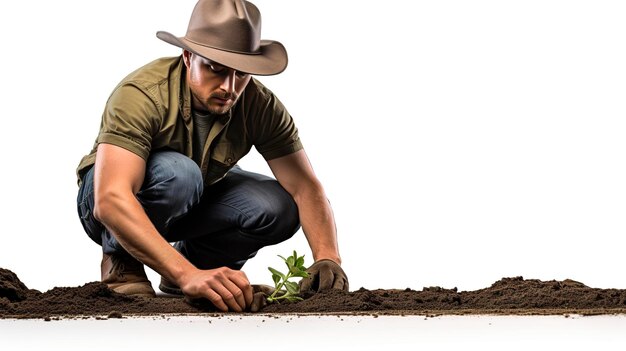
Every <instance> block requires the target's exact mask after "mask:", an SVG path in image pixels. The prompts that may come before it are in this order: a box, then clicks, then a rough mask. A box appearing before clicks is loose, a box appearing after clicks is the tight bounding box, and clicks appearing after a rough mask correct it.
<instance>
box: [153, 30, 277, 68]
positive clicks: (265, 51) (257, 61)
mask: <svg viewBox="0 0 626 351" xmlns="http://www.w3.org/2000/svg"><path fill="white" fill-rule="evenodd" d="M156 36H157V38H159V39H161V40H163V41H164V42H166V43H169V44H172V45H175V46H178V47H179V48H183V49H185V50H188V51H191V52H193V53H195V54H197V55H200V56H202V57H205V58H207V59H209V60H211V61H215V62H217V63H219V64H222V65H224V66H227V67H230V68H232V69H235V70H237V71H241V72H245V73H250V74H254V75H259V76H271V75H274V74H279V73H281V72H282V71H284V70H285V68H287V62H288V58H287V50H286V49H285V47H284V46H283V44H281V43H279V42H277V41H273V40H261V45H260V48H259V53H258V54H242V53H238V52H231V51H225V50H220V49H216V48H212V47H208V46H203V45H198V44H196V43H193V42H191V41H189V40H187V39H185V38H184V37H180V38H179V37H176V36H174V35H173V34H171V33H168V32H164V31H159V32H157V34H156Z"/></svg>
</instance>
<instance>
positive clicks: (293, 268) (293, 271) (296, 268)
mask: <svg viewBox="0 0 626 351" xmlns="http://www.w3.org/2000/svg"><path fill="white" fill-rule="evenodd" d="M289 272H290V273H291V275H292V276H293V275H295V274H297V273H298V272H300V270H299V269H298V267H296V266H291V267H289Z"/></svg>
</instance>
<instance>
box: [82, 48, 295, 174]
mask: <svg viewBox="0 0 626 351" xmlns="http://www.w3.org/2000/svg"><path fill="white" fill-rule="evenodd" d="M213 117H214V124H213V127H212V128H211V130H210V132H209V135H208V137H207V142H206V144H205V146H204V150H203V152H202V156H201V157H200V158H199V159H200V160H201V162H200V169H201V171H202V175H203V177H204V183H205V184H206V185H211V184H213V183H215V182H217V181H218V180H220V179H222V178H223V177H224V175H226V173H227V172H228V171H229V170H230V169H231V168H232V167H233V166H234V165H235V164H236V163H237V161H239V160H240V159H241V158H242V157H243V156H245V155H246V154H247V153H248V152H249V151H250V149H251V148H252V146H254V147H255V148H256V149H257V151H258V152H259V153H260V154H261V155H262V156H263V157H264V158H265V159H266V160H271V159H274V158H278V157H281V156H285V155H288V154H290V153H293V152H296V151H298V150H300V149H302V143H301V142H300V138H299V137H298V130H297V128H296V126H295V124H294V121H293V119H292V117H291V115H290V114H289V113H288V112H287V110H286V109H285V107H284V106H283V104H282V103H281V102H280V101H279V100H278V98H277V97H276V96H275V95H274V94H273V93H272V92H271V91H270V90H269V89H267V88H266V87H264V86H263V85H262V84H261V83H260V82H258V81H257V80H256V79H254V78H253V79H251V80H250V82H249V83H248V85H247V87H246V88H245V89H244V91H243V92H242V94H241V95H240V97H239V99H238V100H237V103H236V104H235V105H234V106H233V108H232V109H231V110H230V111H229V112H228V113H227V114H224V115H216V116H213ZM193 135H194V134H193V122H192V113H191V93H190V90H189V87H188V86H187V84H186V81H185V65H184V63H183V59H182V56H179V57H172V58H162V59H158V60H155V61H153V62H151V63H149V64H147V65H146V66H143V67H141V68H139V69H138V70H136V71H134V72H133V73H131V74H129V75H128V76H127V77H126V78H124V79H123V80H122V82H121V83H120V84H118V86H117V87H115V89H114V90H113V93H111V96H110V97H109V100H108V101H107V103H106V107H105V109H104V113H103V114H102V122H101V124H100V132H99V134H98V137H97V138H96V141H95V143H94V145H93V148H92V150H91V152H90V153H89V154H88V155H86V156H85V157H83V159H82V160H81V161H80V164H79V165H78V169H77V170H76V173H77V176H78V180H79V183H80V181H81V180H82V177H83V175H84V173H85V172H86V171H87V170H88V169H89V167H90V166H91V165H93V164H94V162H95V159H96V149H97V147H98V145H99V144H100V143H106V144H113V145H116V146H119V147H122V148H124V149H126V150H129V151H131V152H133V153H135V154H137V155H139V156H140V157H141V158H143V159H144V160H147V159H148V156H149V155H150V153H151V152H153V151H155V150H160V149H171V150H174V151H177V152H180V153H181V154H184V155H186V156H188V157H190V158H192V159H194V158H195V159H198V158H197V155H194V154H193V152H194V148H193Z"/></svg>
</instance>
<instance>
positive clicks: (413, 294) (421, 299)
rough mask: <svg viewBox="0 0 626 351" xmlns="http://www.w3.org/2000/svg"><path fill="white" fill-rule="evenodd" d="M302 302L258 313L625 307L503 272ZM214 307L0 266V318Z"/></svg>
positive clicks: (613, 292) (608, 293)
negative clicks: (454, 283) (473, 286)
mask: <svg viewBox="0 0 626 351" xmlns="http://www.w3.org/2000/svg"><path fill="white" fill-rule="evenodd" d="M303 297H304V300H303V301H300V302H293V303H287V302H283V303H280V304H271V305H268V306H265V307H264V308H263V309H262V310H261V312H260V313H263V314H332V315H338V314H368V315H374V316H377V315H385V314H389V315H425V316H436V315H447V314H455V315H459V314H506V315H509V314H512V315H520V314H537V315H546V314H548V315H554V314H562V315H569V314H581V315H595V314H624V313H626V290H620V289H596V288H590V287H588V286H586V285H585V284H583V283H580V282H577V281H574V280H570V279H566V280H564V281H556V280H551V281H540V280H536V279H524V278H522V277H514V278H503V279H501V280H498V281H497V282H495V283H493V284H492V285H491V286H490V287H488V288H484V289H480V290H475V291H457V289H456V288H453V289H445V288H441V287H425V288H423V289H422V290H419V291H417V290H412V289H409V288H407V289H391V290H383V289H377V290H367V289H365V288H361V289H359V290H356V291H351V292H344V291H339V290H329V291H323V292H320V293H317V294H308V295H305V296H303ZM166 314H167V315H172V314H174V315H201V314H219V315H221V313H218V312H217V311H216V310H215V309H214V308H212V305H210V304H201V305H196V304H195V305H191V304H188V303H186V302H185V300H184V299H183V298H181V297H167V296H157V297H155V298H145V297H136V296H125V295H121V294H118V293H116V292H114V291H112V290H110V289H109V288H108V287H107V286H106V285H105V284H102V283H100V282H92V283H87V284H85V285H83V286H79V287H56V288H53V289H51V290H49V291H46V292H44V293H42V292H39V291H37V290H32V289H28V288H27V287H26V285H25V284H24V283H22V282H21V281H20V279H19V278H18V277H17V275H15V273H13V272H11V271H10V270H7V269H2V268H0V318H43V319H44V320H48V321H49V320H53V319H59V318H96V319H105V318H124V317H129V316H154V315H166Z"/></svg>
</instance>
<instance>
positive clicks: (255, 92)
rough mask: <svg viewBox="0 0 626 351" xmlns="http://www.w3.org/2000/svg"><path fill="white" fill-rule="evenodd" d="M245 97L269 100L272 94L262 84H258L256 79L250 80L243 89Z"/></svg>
mask: <svg viewBox="0 0 626 351" xmlns="http://www.w3.org/2000/svg"><path fill="white" fill-rule="evenodd" d="M245 93H246V95H249V96H254V97H257V98H261V99H269V98H270V97H272V96H273V95H274V93H273V92H272V91H271V90H269V89H268V88H267V87H266V86H265V85H263V83H261V82H259V81H258V80H257V79H256V78H254V77H253V78H252V79H250V83H248V85H247V86H246V89H245Z"/></svg>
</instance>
